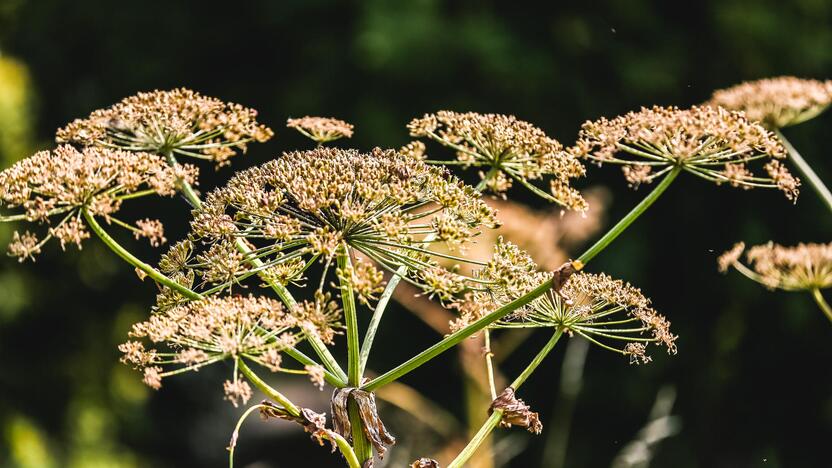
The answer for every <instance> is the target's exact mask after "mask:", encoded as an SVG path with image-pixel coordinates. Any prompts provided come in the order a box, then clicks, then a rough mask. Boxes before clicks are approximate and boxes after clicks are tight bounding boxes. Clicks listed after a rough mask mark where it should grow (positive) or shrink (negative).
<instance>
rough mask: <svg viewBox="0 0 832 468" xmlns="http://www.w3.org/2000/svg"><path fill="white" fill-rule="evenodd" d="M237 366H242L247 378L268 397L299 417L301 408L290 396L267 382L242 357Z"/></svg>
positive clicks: (241, 368)
mask: <svg viewBox="0 0 832 468" xmlns="http://www.w3.org/2000/svg"><path fill="white" fill-rule="evenodd" d="M237 366H239V368H240V372H242V373H243V375H245V376H246V378H247V379H248V380H249V381H250V382H251V383H253V384H254V386H255V387H257V388H259V389H260V391H261V392H263V393H265V394H266V396H267V397H269V398H271V399H272V400H274V401H275V402H277V403H280V406H282V407H283V408H285V409H286V411H287V412H288V413H289V414H291V415H292V416H295V417H298V416H300V409H298V407H297V406H295V404H294V403H292V402H291V401H290V400H289V399H288V398H286V397H285V396H284V395H283V394H282V393H280V392H278V391H277V390H275V389H274V388H272V387H271V386H270V385H269V384H267V383H266V382H265V381H264V380H263V379H261V378H260V376H258V375H257V374H255V373H254V371H252V370H251V369H250V368H249V367H248V366H247V365H246V363H245V362H243V360H242V359H240V358H237Z"/></svg>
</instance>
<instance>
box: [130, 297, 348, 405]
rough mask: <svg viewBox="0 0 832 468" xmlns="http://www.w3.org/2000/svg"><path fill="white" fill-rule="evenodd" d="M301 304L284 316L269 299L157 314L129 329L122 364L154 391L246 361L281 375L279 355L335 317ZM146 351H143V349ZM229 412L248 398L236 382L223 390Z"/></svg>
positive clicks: (216, 302) (323, 330)
mask: <svg viewBox="0 0 832 468" xmlns="http://www.w3.org/2000/svg"><path fill="white" fill-rule="evenodd" d="M314 309H315V306H314V305H313V306H310V305H309V304H305V303H304V304H301V305H299V306H298V307H297V308H296V309H295V310H292V311H287V310H286V309H285V308H284V307H283V305H282V304H281V303H280V302H278V301H275V300H273V299H269V298H265V297H255V296H245V297H243V296H227V297H216V296H212V297H209V298H206V299H204V300H201V301H196V302H190V303H187V304H182V305H177V306H175V307H172V308H169V309H167V310H164V311H159V312H157V313H154V314H153V315H151V316H150V318H149V319H148V320H146V321H144V322H140V323H137V324H135V325H133V329H132V331H131V332H130V337H131V338H133V339H134V340H133V341H128V342H126V343H124V344H122V345H120V346H119V350H120V351H121V352H122V353H124V356H123V357H122V362H124V363H126V364H130V365H132V366H133V367H135V368H136V369H139V370H141V371H142V372H143V373H144V381H145V383H146V384H147V385H149V386H151V387H153V388H157V389H158V388H160V387H161V382H162V379H163V378H165V377H169V376H172V375H176V374H181V373H183V372H188V371H196V370H199V369H200V368H202V367H204V366H207V365H209V364H213V363H216V362H220V361H223V360H225V359H232V360H236V359H246V360H249V361H252V362H255V363H257V364H259V365H261V366H264V367H266V368H267V369H269V370H271V371H273V372H279V371H282V370H283V368H282V367H281V363H282V353H283V352H284V351H285V350H287V349H289V348H292V347H294V346H295V345H296V344H297V343H298V341H299V340H300V339H301V336H302V332H311V333H315V334H318V335H321V336H327V335H330V334H331V330H332V329H333V328H334V327H337V326H338V325H337V319H338V314H337V313H336V314H330V315H327V313H321V312H320V311H315V310H314ZM146 345H147V346H146ZM224 389H225V393H226V398H227V399H228V400H229V401H231V402H232V403H233V404H234V405H235V406H236V405H237V404H239V403H240V402H242V403H245V402H246V401H248V399H249V398H250V397H251V388H250V387H249V386H248V384H246V383H245V382H244V381H242V380H240V379H239V378H238V376H237V375H236V373H235V375H234V377H233V379H231V380H228V381H226V382H225V384H224Z"/></svg>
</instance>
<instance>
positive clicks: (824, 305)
mask: <svg viewBox="0 0 832 468" xmlns="http://www.w3.org/2000/svg"><path fill="white" fill-rule="evenodd" d="M812 297H814V298H815V302H817V303H818V306H820V310H822V311H823V313H824V315H826V318H828V319H829V321H830V322H832V307H829V303H828V302H826V299H824V298H823V294H821V293H820V289H818V288H814V289H812Z"/></svg>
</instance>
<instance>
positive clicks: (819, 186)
mask: <svg viewBox="0 0 832 468" xmlns="http://www.w3.org/2000/svg"><path fill="white" fill-rule="evenodd" d="M774 132H775V133H776V134H777V137H778V138H780V141H781V142H782V143H783V146H785V147H786V150H787V151H788V152H789V157H790V158H791V159H792V162H794V165H795V166H797V169H798V170H799V171H800V173H801V174H803V177H805V178H806V180H808V181H809V185H811V186H812V188H813V189H815V192H817V194H818V195H819V196H820V199H821V200H822V201H823V203H824V204H825V205H826V207H827V208H829V209H830V210H832V193H830V192H829V189H828V188H826V185H825V184H824V183H823V181H822V180H821V179H820V177H818V175H817V174H816V173H815V171H814V170H812V166H810V165H809V163H807V162H806V160H805V159H803V156H801V155H800V153H798V152H797V150H796V149H795V148H794V146H792V144H791V143H789V140H787V139H786V137H785V136H784V135H783V134H782V133H781V132H780V130H775V131H774Z"/></svg>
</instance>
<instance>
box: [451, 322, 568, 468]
mask: <svg viewBox="0 0 832 468" xmlns="http://www.w3.org/2000/svg"><path fill="white" fill-rule="evenodd" d="M562 335H563V330H561V329H560V328H558V329H557V330H555V334H554V335H552V338H550V339H549V341H548V342H547V343H546V345H545V346H543V349H541V350H540V352H539V353H537V356H535V357H534V359H532V362H530V363H529V365H528V366H526V368H525V369H523V372H521V373H520V375H518V376H517V378H516V379H514V381H513V382H512V383H511V388H513V389H514V390H515V391H516V390H518V389H519V388H520V386H522V385H523V383H524V382H526V380H527V379H528V378H529V376H530V375H532V373H533V372H534V371H535V370H536V369H537V367H538V366H539V365H540V363H541V362H543V360H544V359H546V356H548V355H549V353H550V352H551V351H552V349H554V347H555V345H556V344H557V342H558V340H560V337H561V336H562ZM502 417H503V412H502V410H499V409H495V410H494V412H493V413H492V414H491V417H489V418H488V419H487V420H486V421H485V422H484V423H483V425H482V427H480V430H479V431H477V434H476V435H475V436H474V437H473V438H472V439H471V441H470V442H468V445H466V446H465V448H464V449H463V450H462V452H460V453H459V455H457V457H456V458H454V460H453V461H452V462H451V464H450V465H448V468H460V467H462V466H464V465H465V462H467V461H468V459H469V458H471V456H473V455H474V452H476V451H477V448H479V446H480V445H482V443H483V442H484V441H485V439H486V438H487V437H488V435H489V434H491V431H493V430H494V428H495V427H497V425H498V424H500V420H501V419H502Z"/></svg>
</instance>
